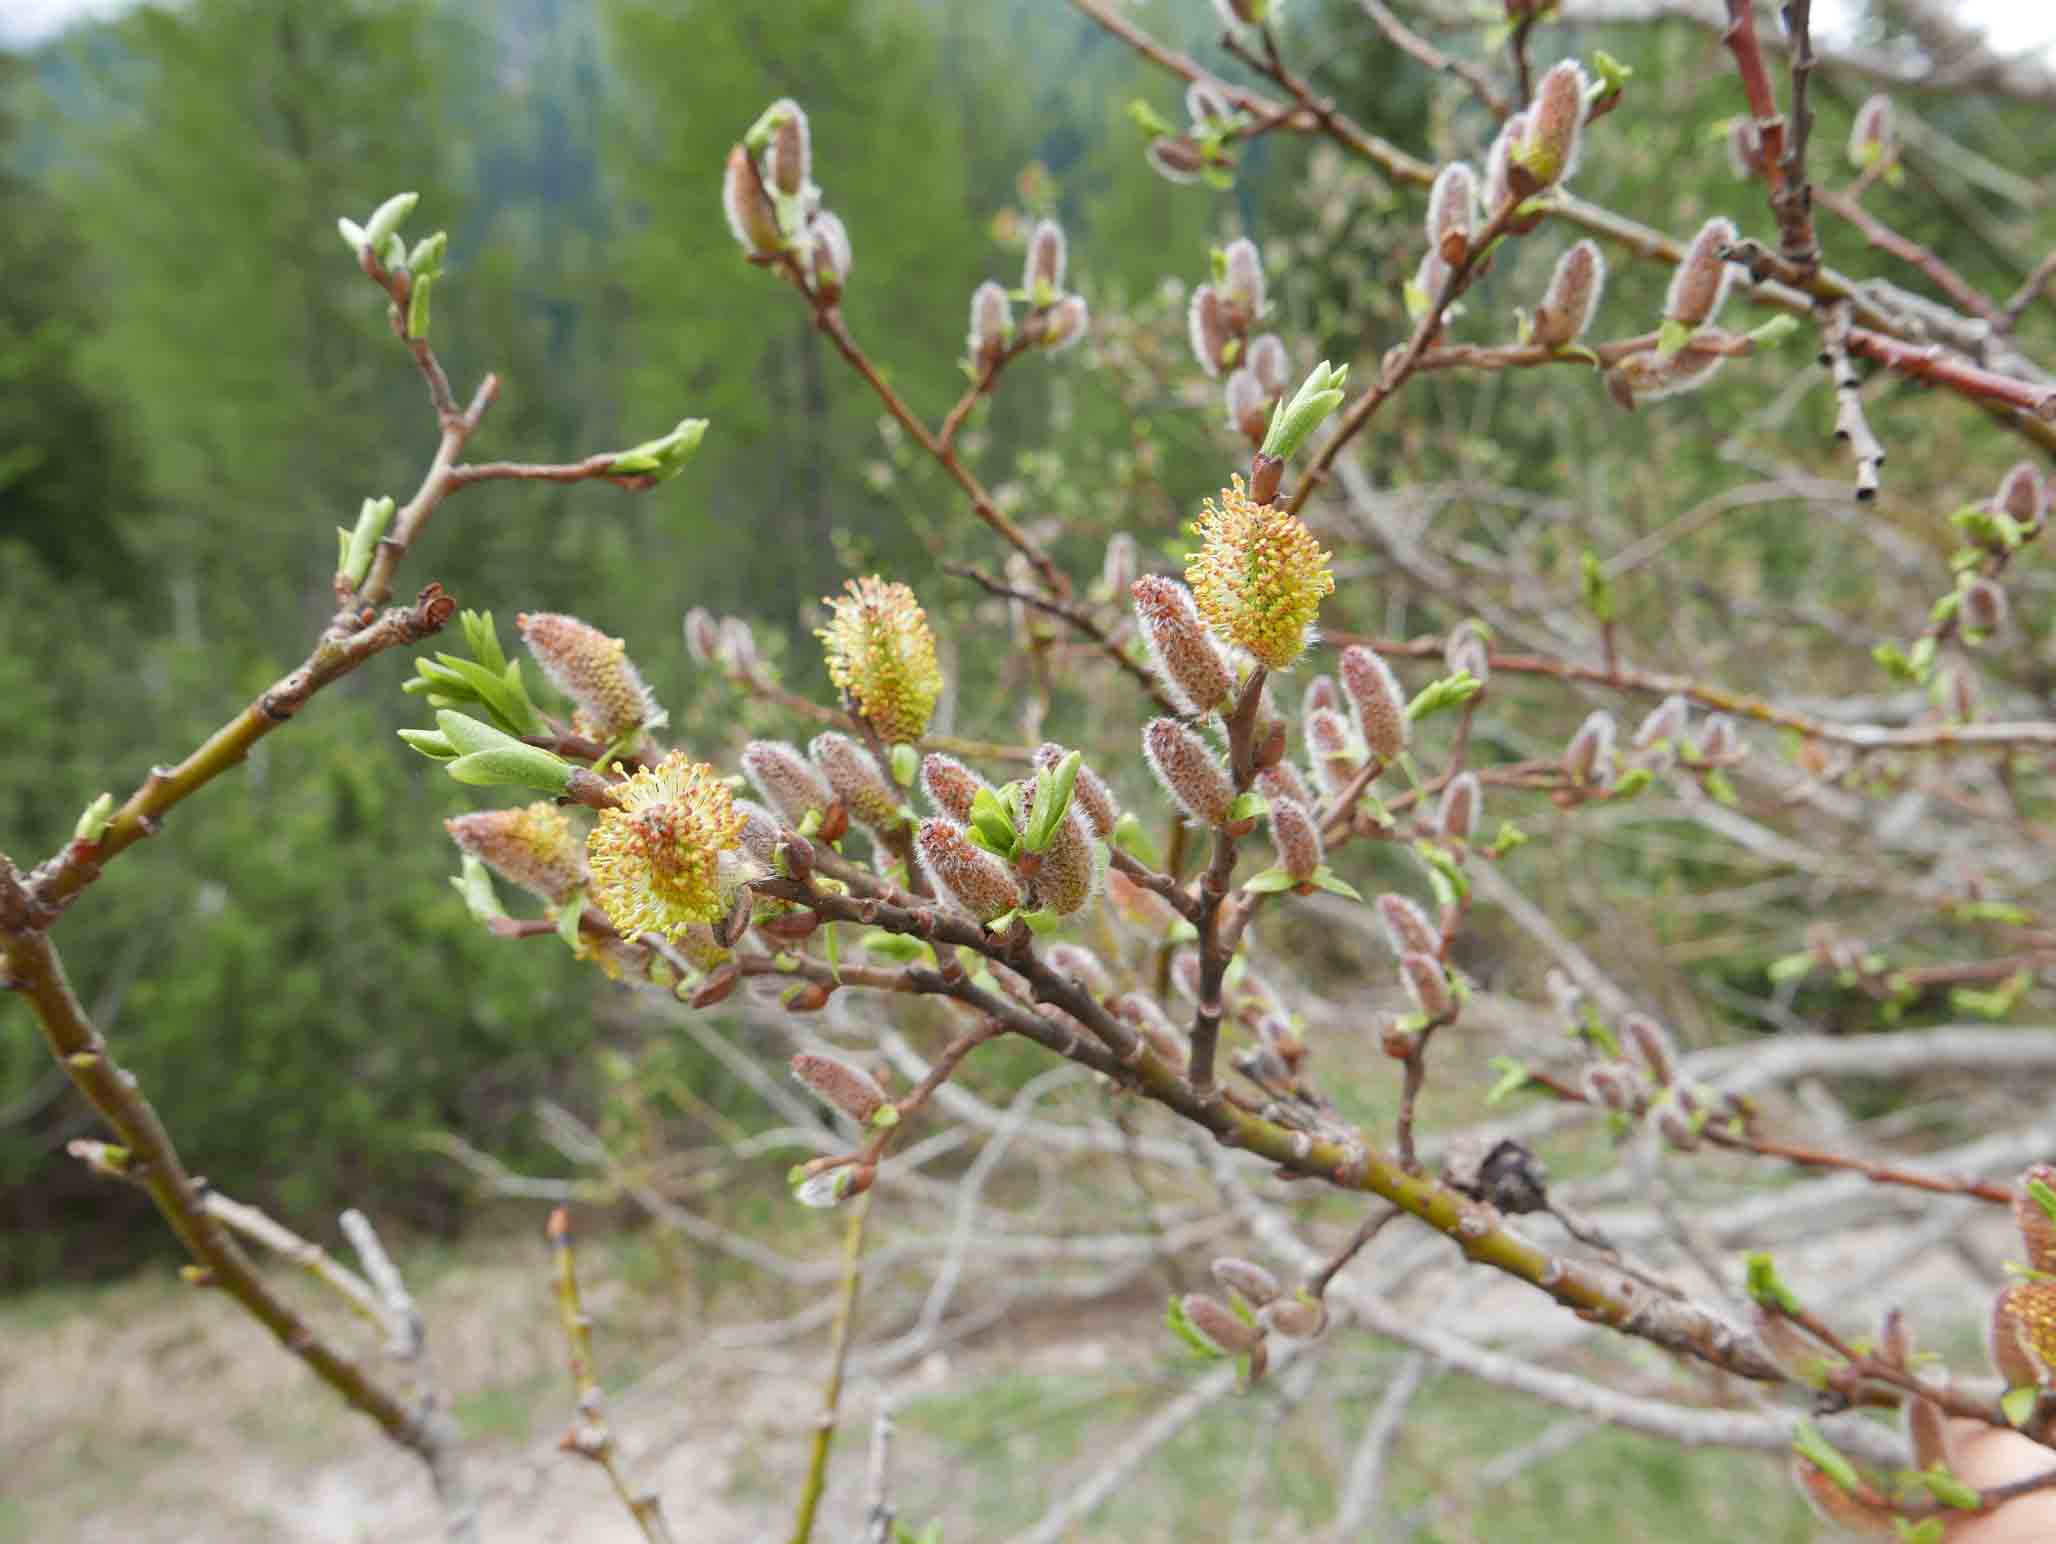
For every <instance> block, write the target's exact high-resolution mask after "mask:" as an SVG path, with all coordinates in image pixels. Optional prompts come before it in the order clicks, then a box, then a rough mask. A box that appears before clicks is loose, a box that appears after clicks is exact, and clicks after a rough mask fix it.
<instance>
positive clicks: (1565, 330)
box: [1534, 241, 1606, 348]
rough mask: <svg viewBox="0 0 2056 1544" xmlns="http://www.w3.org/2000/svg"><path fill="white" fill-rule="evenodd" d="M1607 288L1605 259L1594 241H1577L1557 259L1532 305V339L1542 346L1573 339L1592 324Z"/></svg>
mask: <svg viewBox="0 0 2056 1544" xmlns="http://www.w3.org/2000/svg"><path fill="white" fill-rule="evenodd" d="M1605 288H1606V259H1605V258H1604V257H1602V256H1601V255H1600V252H1599V247H1598V244H1597V243H1596V242H1592V241H1580V242H1579V243H1578V244H1577V245H1575V246H1573V247H1572V248H1571V249H1570V250H1569V251H1568V252H1566V253H1564V255H1563V256H1562V257H1560V258H1558V259H1557V260H1556V271H1555V272H1554V273H1552V274H1551V275H1550V276H1549V288H1548V289H1547V290H1545V291H1543V294H1542V304H1541V305H1539V306H1537V307H1536V308H1535V327H1534V341H1535V342H1537V343H1539V344H1541V345H1542V346H1543V347H1544V348H1562V347H1564V346H1565V345H1566V344H1570V343H1575V342H1577V341H1578V339H1579V338H1580V337H1582V336H1584V333H1585V329H1586V328H1588V327H1590V326H1591V325H1592V318H1593V316H1594V315H1595V314H1596V313H1597V312H1598V310H1599V297H1600V295H1601V293H1603V292H1604V290H1605Z"/></svg>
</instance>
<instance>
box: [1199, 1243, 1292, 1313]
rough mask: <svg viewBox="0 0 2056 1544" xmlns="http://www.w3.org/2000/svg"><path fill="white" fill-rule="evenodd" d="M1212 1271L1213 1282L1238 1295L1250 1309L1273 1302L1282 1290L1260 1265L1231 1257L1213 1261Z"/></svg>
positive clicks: (1225, 1256) (1223, 1256) (1222, 1257)
mask: <svg viewBox="0 0 2056 1544" xmlns="http://www.w3.org/2000/svg"><path fill="white" fill-rule="evenodd" d="M1212 1269H1213V1273H1214V1280H1215V1281H1217V1282H1219V1283H1220V1284H1221V1285H1222V1286H1223V1287H1225V1288H1226V1289H1227V1290H1228V1291H1230V1292H1237V1293H1240V1294H1241V1295H1242V1298H1243V1300H1244V1301H1246V1302H1247V1303H1248V1304H1249V1305H1250V1306H1251V1307H1252V1308H1261V1307H1263V1306H1264V1304H1266V1303H1269V1302H1273V1301H1275V1300H1276V1298H1277V1297H1278V1294H1279V1293H1280V1292H1282V1291H1283V1290H1284V1289H1283V1288H1282V1287H1280V1286H1279V1285H1278V1278H1277V1277H1276V1276H1273V1275H1272V1274H1271V1273H1270V1272H1269V1271H1267V1270H1265V1269H1264V1268H1263V1267H1262V1266H1261V1265H1256V1264H1253V1263H1252V1262H1250V1261H1248V1260H1238V1259H1236V1258H1235V1256H1233V1255H1222V1256H1221V1257H1220V1258H1219V1259H1218V1260H1216V1261H1214V1263H1213V1267H1212Z"/></svg>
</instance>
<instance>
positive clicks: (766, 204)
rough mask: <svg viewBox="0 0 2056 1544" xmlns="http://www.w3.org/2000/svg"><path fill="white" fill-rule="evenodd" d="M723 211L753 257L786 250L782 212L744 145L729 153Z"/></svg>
mask: <svg viewBox="0 0 2056 1544" xmlns="http://www.w3.org/2000/svg"><path fill="white" fill-rule="evenodd" d="M721 210H722V213H724V214H726V215H727V216H728V229H729V231H730V232H731V233H733V235H734V236H735V239H736V241H737V242H738V243H740V244H741V246H742V249H743V251H745V252H747V253H749V254H750V255H751V256H753V257H770V256H772V255H774V254H776V253H779V252H782V251H784V250H785V232H784V231H783V230H782V229H780V228H779V224H778V211H777V210H776V209H775V208H773V207H772V204H771V196H770V194H768V193H766V192H765V191H764V183H763V180H762V179H761V178H760V177H758V175H757V163H756V162H755V161H754V160H752V159H751V158H750V153H749V151H748V150H746V149H744V148H743V147H742V146H741V145H737V146H736V147H735V148H734V149H733V150H731V151H729V152H728V169H727V170H726V171H725V172H724V173H723V174H722V177H721Z"/></svg>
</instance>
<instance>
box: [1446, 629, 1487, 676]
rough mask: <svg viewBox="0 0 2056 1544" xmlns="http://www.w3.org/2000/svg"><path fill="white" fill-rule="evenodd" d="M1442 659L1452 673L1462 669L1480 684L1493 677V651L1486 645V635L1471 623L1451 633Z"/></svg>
mask: <svg viewBox="0 0 2056 1544" xmlns="http://www.w3.org/2000/svg"><path fill="white" fill-rule="evenodd" d="M1442 660H1443V663H1444V664H1446V665H1448V667H1449V673H1450V674H1451V675H1455V674H1456V673H1457V672H1458V671H1462V672H1464V673H1465V674H1467V675H1469V676H1470V678H1471V679H1472V680H1473V681H1476V682H1477V683H1478V684H1479V685H1480V686H1483V685H1485V684H1487V683H1488V682H1490V681H1491V679H1492V655H1491V651H1490V650H1489V649H1487V648H1486V646H1485V638H1484V635H1483V634H1482V633H1480V632H1479V631H1478V629H1477V627H1476V626H1474V625H1471V624H1469V623H1466V624H1465V625H1464V626H1462V627H1459V628H1457V629H1456V631H1455V632H1453V633H1451V634H1450V635H1449V641H1448V642H1447V643H1445V644H1444V645H1443V647H1442Z"/></svg>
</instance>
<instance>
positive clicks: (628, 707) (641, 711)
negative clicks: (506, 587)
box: [515, 611, 657, 745]
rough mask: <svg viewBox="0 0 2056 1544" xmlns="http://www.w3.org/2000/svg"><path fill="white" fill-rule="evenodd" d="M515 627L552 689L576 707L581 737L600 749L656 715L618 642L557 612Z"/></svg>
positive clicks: (527, 617)
mask: <svg viewBox="0 0 2056 1544" xmlns="http://www.w3.org/2000/svg"><path fill="white" fill-rule="evenodd" d="M515 625H516V626H517V627H518V628H519V629H520V631H521V641H522V642H523V643H525V644H527V645H528V652H529V653H530V654H532V655H534V656H535V662H536V664H538V665H539V666H541V667H542V672H543V674H544V675H546V676H548V677H549V679H550V684H551V685H552V686H554V687H556V688H557V690H558V691H560V692H562V693H563V694H564V695H565V696H567V697H569V698H570V699H571V700H572V701H573V702H574V703H576V704H577V705H578V727H579V728H580V730H581V731H582V732H584V733H586V734H588V735H590V736H591V737H592V738H593V739H595V740H598V741H599V742H600V743H601V744H603V745H604V744H607V743H609V742H611V741H613V740H616V739H619V738H620V737H621V736H622V735H624V734H626V733H628V732H629V731H630V730H631V729H634V728H635V727H637V726H638V725H640V724H643V723H646V722H648V721H649V719H651V718H652V717H653V716H655V714H656V710H657V705H656V702H655V701H654V700H653V699H652V698H651V696H650V689H649V688H648V687H647V686H645V685H643V679H642V677H641V676H640V675H638V674H637V673H636V669H635V666H634V664H633V663H632V662H631V661H630V660H629V658H628V646H627V645H626V644H625V643H623V642H622V641H621V640H620V639H619V638H609V637H608V636H607V635H606V634H605V633H603V632H601V631H600V630H599V629H598V628H597V627H593V626H591V625H590V624H588V623H585V622H581V621H579V620H578V618H577V617H572V616H565V615H563V614H562V613H561V612H555V611H540V612H523V613H522V614H521V615H520V616H518V617H516V618H515Z"/></svg>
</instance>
